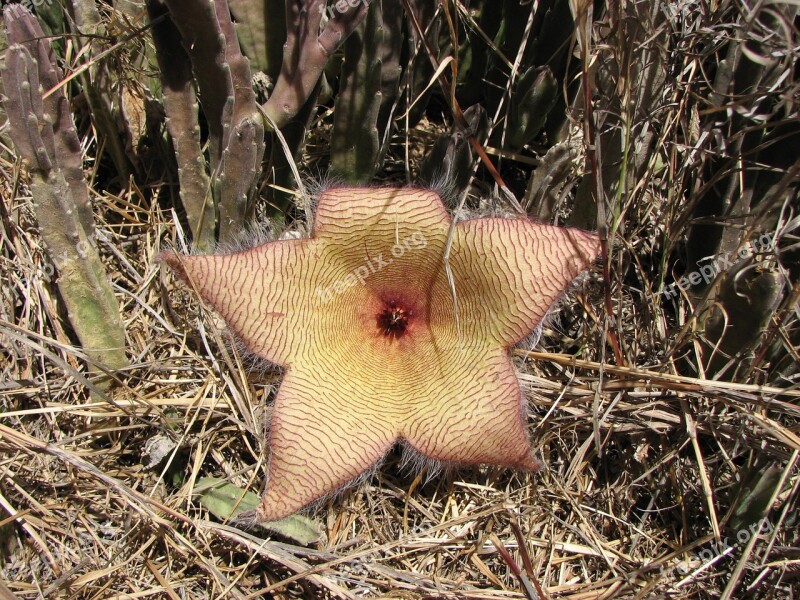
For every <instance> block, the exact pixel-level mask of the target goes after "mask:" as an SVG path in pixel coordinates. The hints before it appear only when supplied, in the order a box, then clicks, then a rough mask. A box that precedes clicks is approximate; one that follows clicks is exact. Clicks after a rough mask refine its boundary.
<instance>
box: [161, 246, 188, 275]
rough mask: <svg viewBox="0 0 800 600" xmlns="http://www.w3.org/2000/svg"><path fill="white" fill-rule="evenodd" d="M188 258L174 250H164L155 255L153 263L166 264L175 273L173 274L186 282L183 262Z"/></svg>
mask: <svg viewBox="0 0 800 600" xmlns="http://www.w3.org/2000/svg"><path fill="white" fill-rule="evenodd" d="M188 258H190V257H189V256H187V255H185V254H179V253H177V252H175V251H174V250H164V251H163V252H159V253H158V255H156V259H155V262H157V263H158V264H166V265H167V266H168V267H169V268H170V269H172V270H173V271H175V274H176V275H177V276H178V277H180V278H181V279H182V280H184V281H188V275H187V273H186V266H185V265H184V261H185V260H187V259H188Z"/></svg>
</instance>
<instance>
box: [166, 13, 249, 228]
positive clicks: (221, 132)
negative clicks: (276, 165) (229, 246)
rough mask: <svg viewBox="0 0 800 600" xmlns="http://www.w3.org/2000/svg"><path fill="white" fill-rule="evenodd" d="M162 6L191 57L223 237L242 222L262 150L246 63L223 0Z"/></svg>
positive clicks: (247, 64) (245, 214)
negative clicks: (205, 126) (168, 11)
mask: <svg viewBox="0 0 800 600" xmlns="http://www.w3.org/2000/svg"><path fill="white" fill-rule="evenodd" d="M166 4H167V6H168V7H169V10H170V13H171V15H172V20H173V22H174V23H175V25H176V27H177V28H178V30H179V31H180V33H181V38H182V40H183V46H184V48H185V49H186V52H187V53H188V55H189V57H190V58H191V60H192V67H193V71H194V77H195V80H196V81H197V87H198V90H199V92H200V104H201V105H202V107H203V112H204V114H205V116H206V120H207V122H208V128H209V153H210V159H211V170H212V186H213V191H214V197H215V198H216V201H217V208H218V211H219V216H218V224H219V237H220V239H221V240H229V239H230V238H231V237H233V236H234V235H235V234H236V233H237V232H238V231H239V230H241V228H242V227H243V226H244V224H245V220H246V217H247V214H248V212H249V210H250V208H251V205H250V199H251V196H252V193H253V188H254V183H255V181H256V178H257V177H258V174H259V172H260V167H261V159H262V155H263V153H264V126H263V122H262V119H261V115H260V114H259V110H258V106H257V104H256V101H255V93H254V92H253V87H252V81H251V75H250V65H249V62H248V60H247V59H246V58H245V57H244V56H243V55H242V53H241V50H240V49H239V42H238V40H237V37H236V32H235V30H234V27H233V22H232V21H231V16H230V12H229V10H228V3H227V2H226V1H225V0H201V1H196V0H166ZM170 116H171V115H168V117H170Z"/></svg>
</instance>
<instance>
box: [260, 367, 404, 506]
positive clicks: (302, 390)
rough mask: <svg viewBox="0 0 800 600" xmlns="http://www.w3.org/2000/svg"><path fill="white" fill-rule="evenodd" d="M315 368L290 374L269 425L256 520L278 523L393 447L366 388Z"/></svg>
mask: <svg viewBox="0 0 800 600" xmlns="http://www.w3.org/2000/svg"><path fill="white" fill-rule="evenodd" d="M325 371H326V369H324V365H320V368H319V369H314V368H303V369H297V370H295V369H289V370H288V372H287V373H286V376H285V377H284V380H283V383H281V387H280V389H279V390H278V395H277V398H276V399H275V409H274V412H273V416H272V422H271V424H270V435H269V445H270V452H271V453H270V461H269V470H268V475H267V490H266V492H265V494H264V497H263V498H262V500H261V504H260V505H259V507H258V511H257V515H258V520H259V521H274V520H277V519H282V518H283V517H286V516H288V515H290V514H292V513H294V512H296V511H298V510H300V509H301V508H302V507H303V506H305V505H306V504H308V503H309V502H312V501H313V500H316V499H317V498H320V497H321V496H324V495H326V494H329V493H331V492H333V491H335V490H336V489H337V488H340V487H341V486H343V485H344V484H346V483H347V482H348V481H350V480H352V479H354V478H356V477H358V476H359V475H361V474H362V473H363V472H364V471H366V470H367V469H369V468H370V467H372V466H373V465H375V464H376V463H377V462H378V461H379V460H380V459H381V458H382V457H383V456H384V454H386V452H388V450H389V449H390V448H391V447H392V445H393V444H394V441H395V439H396V432H395V429H394V425H393V423H392V419H391V418H376V412H378V411H376V407H375V406H374V405H373V400H374V397H373V395H372V394H371V393H370V390H369V389H366V390H365V389H362V390H357V389H354V386H355V388H357V387H358V384H359V382H357V381H356V382H349V383H350V384H351V385H342V384H343V383H344V381H343V380H342V379H337V378H336V377H335V376H331V375H330V374H323V373H325Z"/></svg>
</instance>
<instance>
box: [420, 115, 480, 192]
mask: <svg viewBox="0 0 800 600" xmlns="http://www.w3.org/2000/svg"><path fill="white" fill-rule="evenodd" d="M464 119H465V120H466V121H467V123H468V125H469V127H468V129H463V128H462V127H461V126H460V125H459V124H458V123H457V122H456V123H453V125H452V127H451V128H450V131H449V132H447V133H445V134H443V135H441V136H439V138H438V139H437V140H436V142H435V143H434V145H433V148H432V149H431V151H430V153H429V154H428V156H427V157H426V158H425V162H424V163H423V164H422V167H421V168H420V173H419V179H420V181H421V182H422V183H425V184H428V185H431V186H433V187H435V188H440V187H442V186H444V187H445V188H446V189H447V192H448V193H447V196H448V197H449V198H450V199H452V198H455V197H458V196H460V195H461V193H462V192H463V191H464V190H466V189H467V186H468V185H469V180H470V177H471V176H472V168H473V165H474V163H475V161H474V159H473V157H472V147H471V146H470V143H469V138H470V137H471V136H473V135H474V136H475V137H477V138H479V139H481V138H483V137H485V136H486V132H487V131H488V129H489V118H488V116H487V115H486V111H485V110H484V109H483V107H482V106H481V105H480V104H474V105H473V106H470V107H469V108H468V109H466V110H465V111H464Z"/></svg>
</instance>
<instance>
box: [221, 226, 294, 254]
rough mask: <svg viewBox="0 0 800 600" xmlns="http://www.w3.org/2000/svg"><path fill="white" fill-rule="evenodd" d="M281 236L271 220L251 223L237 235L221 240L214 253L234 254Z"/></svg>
mask: <svg viewBox="0 0 800 600" xmlns="http://www.w3.org/2000/svg"><path fill="white" fill-rule="evenodd" d="M278 237H279V232H278V231H276V229H275V226H274V225H273V224H272V223H271V222H270V221H269V220H264V221H262V222H259V223H255V222H254V223H250V224H248V226H247V227H246V228H244V229H242V231H240V232H239V233H238V234H236V236H235V237H234V238H233V239H231V240H230V241H227V242H220V243H218V244H217V245H216V246H215V247H214V254H234V253H236V252H242V251H243V250H249V249H250V248H255V247H256V246H260V245H261V244H266V243H267V242H272V241H274V240H276V239H277V238H278Z"/></svg>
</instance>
